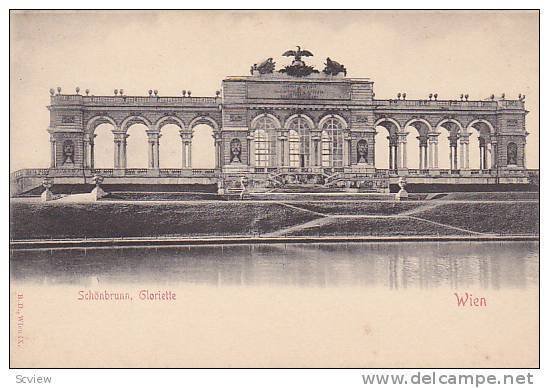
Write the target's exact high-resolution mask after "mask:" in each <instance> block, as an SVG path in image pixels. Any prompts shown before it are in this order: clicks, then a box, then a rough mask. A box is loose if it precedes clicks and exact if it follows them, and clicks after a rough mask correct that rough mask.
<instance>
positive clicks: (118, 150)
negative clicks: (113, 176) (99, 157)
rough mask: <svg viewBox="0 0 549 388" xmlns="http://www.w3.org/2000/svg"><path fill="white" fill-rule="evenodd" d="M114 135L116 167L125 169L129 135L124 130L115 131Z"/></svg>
mask: <svg viewBox="0 0 549 388" xmlns="http://www.w3.org/2000/svg"><path fill="white" fill-rule="evenodd" d="M113 135H114V168H115V169H125V168H126V165H127V162H126V139H127V137H128V135H127V134H126V133H125V132H124V131H119V130H117V131H113Z"/></svg>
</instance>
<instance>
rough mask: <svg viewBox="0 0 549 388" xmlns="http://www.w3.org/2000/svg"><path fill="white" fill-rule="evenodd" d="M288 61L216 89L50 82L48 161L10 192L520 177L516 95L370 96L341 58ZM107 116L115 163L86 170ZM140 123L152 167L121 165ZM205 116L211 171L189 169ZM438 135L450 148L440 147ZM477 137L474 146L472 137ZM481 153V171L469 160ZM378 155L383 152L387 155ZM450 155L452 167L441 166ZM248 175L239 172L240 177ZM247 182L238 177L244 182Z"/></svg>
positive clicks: (25, 173)
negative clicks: (170, 143) (106, 91)
mask: <svg viewBox="0 0 549 388" xmlns="http://www.w3.org/2000/svg"><path fill="white" fill-rule="evenodd" d="M284 55H285V56H289V57H292V58H293V60H292V62H291V64H290V65H288V66H286V67H283V68H281V69H276V68H275V63H274V62H273V60H272V59H271V58H269V59H268V60H266V61H264V62H263V63H260V64H256V65H254V66H252V68H251V69H250V73H251V74H250V75H248V76H241V77H228V78H226V79H224V80H223V81H222V90H221V92H220V93H218V95H217V96H215V97H191V96H190V95H189V94H184V95H183V96H180V97H164V96H159V95H158V93H157V92H156V91H149V95H148V96H126V95H123V94H121V93H117V94H116V95H113V96H93V95H89V94H88V92H85V93H80V91H79V90H77V92H76V94H61V92H60V90H58V91H57V92H56V91H55V90H53V89H52V90H51V91H50V93H51V103H50V105H49V106H48V109H49V111H50V123H49V128H48V133H49V136H50V144H51V165H50V167H49V168H46V169H27V170H21V171H18V172H16V173H15V174H14V175H13V176H12V178H13V182H14V190H12V192H15V193H16V194H19V193H23V192H25V191H28V190H29V189H32V188H34V187H37V186H39V185H40V184H41V182H42V180H43V179H44V178H45V177H48V178H50V179H51V180H53V182H54V184H78V183H83V182H90V179H91V177H93V176H94V175H96V174H98V175H101V176H102V177H103V178H104V183H105V184H108V183H120V184H154V185H158V184H170V185H174V184H193V183H197V184H199V183H217V184H218V186H219V188H220V192H222V191H224V190H229V189H230V188H231V187H238V186H241V185H242V184H245V185H246V186H247V187H248V188H249V189H250V190H252V191H253V190H258V191H261V190H265V189H272V188H279V189H281V190H284V188H285V187H292V186H295V185H301V186H315V187H319V188H322V187H326V188H331V189H333V188H341V190H351V191H356V190H359V191H360V190H365V191H387V190H388V188H389V184H391V183H392V184H394V183H396V182H397V181H398V179H399V177H402V176H404V177H406V179H407V181H408V183H409V184H410V183H411V184H415V185H449V184H459V185H466V184H487V185H489V184H525V183H528V170H526V167H525V163H524V159H525V158H524V156H525V155H524V152H525V151H524V150H525V144H526V137H527V135H528V133H527V132H526V128H525V116H526V114H527V113H528V112H527V111H526V110H525V107H524V97H523V96H519V98H518V99H508V98H506V97H505V96H504V95H502V96H501V97H496V96H494V95H492V96H491V97H488V98H487V99H485V100H477V101H472V100H469V98H468V96H467V95H465V96H461V98H460V99H457V100H442V99H439V98H438V96H437V95H436V94H434V95H433V94H431V95H429V96H428V98H426V99H423V100H409V99H406V95H405V94H399V95H398V96H397V97H396V98H395V99H376V98H375V94H374V87H373V84H374V83H373V81H371V80H369V79H367V78H348V77H347V76H346V73H347V71H346V69H345V67H344V66H343V65H341V64H339V63H337V62H335V61H332V60H330V58H327V60H326V67H325V68H324V69H323V70H315V69H314V68H313V67H312V66H308V65H307V64H306V63H305V61H304V60H303V57H306V56H311V55H312V54H311V53H310V52H309V51H307V50H302V49H301V48H299V47H298V48H297V50H290V51H287V52H286V53H284ZM104 123H109V124H110V125H111V126H112V133H113V135H114V143H113V168H112V169H97V168H95V166H94V137H95V135H94V131H95V129H96V127H97V126H98V125H100V124H104ZM135 123H140V124H144V125H145V126H146V127H147V136H148V161H149V162H148V168H146V169H128V168H126V164H127V163H126V159H127V149H126V139H127V136H128V134H127V132H128V128H129V127H130V126H131V125H133V124H135ZM166 124H175V125H177V126H178V127H179V129H180V135H181V166H180V168H178V169H173V168H171V169H161V168H160V164H159V160H160V158H161V157H162V155H161V152H162V150H161V149H160V148H159V138H160V137H161V135H162V128H163V127H164V125H166ZM198 124H207V125H209V126H210V127H211V128H212V129H213V136H214V139H215V143H214V144H215V146H214V147H215V150H213V152H215V160H216V161H215V168H213V169H196V168H193V155H192V152H191V150H192V142H193V133H194V128H195V127H196V126H197V125H198ZM380 136H382V137H386V138H387V139H388V144H389V145H388V147H389V149H388V150H387V151H388V152H387V155H388V159H389V160H388V166H389V168H388V169H379V168H377V167H376V162H378V157H377V156H376V154H375V142H376V139H379V137H380ZM441 136H445V137H447V138H448V143H447V144H449V149H441V148H440V147H439V139H441ZM472 136H477V137H478V145H479V146H478V148H476V147H475V149H471V147H470V139H471V137H472ZM410 147H419V159H420V161H419V168H414V169H412V168H409V166H408V152H409V151H410ZM473 152H475V153H479V157H480V169H471V168H470V156H471V154H472V153H473ZM384 157H386V156H384ZM441 158H447V159H446V160H448V162H449V165H450V166H451V168H449V169H442V168H440V167H439V163H440V161H441ZM243 178H244V179H243ZM243 182H244V183H243Z"/></svg>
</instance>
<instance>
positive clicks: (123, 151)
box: [120, 134, 128, 169]
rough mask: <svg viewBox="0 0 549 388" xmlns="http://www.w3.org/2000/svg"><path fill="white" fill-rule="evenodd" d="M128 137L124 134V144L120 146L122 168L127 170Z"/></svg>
mask: <svg viewBox="0 0 549 388" xmlns="http://www.w3.org/2000/svg"><path fill="white" fill-rule="evenodd" d="M127 137H128V135H126V134H124V138H123V139H122V142H121V144H120V149H121V151H120V160H121V162H122V168H123V169H126V168H127V167H128V157H127V153H126V151H127V148H128V142H127V140H126V139H127Z"/></svg>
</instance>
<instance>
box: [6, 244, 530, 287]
mask: <svg viewBox="0 0 549 388" xmlns="http://www.w3.org/2000/svg"><path fill="white" fill-rule="evenodd" d="M538 249H539V243H538V242H470V243H469V242H444V243H431V242H429V243H407V242H405V243H381V244H377V243H348V244H341V243H338V244H274V245H216V246H187V247H177V248H117V249H67V250H34V251H14V252H12V254H11V259H10V260H11V277H12V279H13V280H15V281H32V282H39V283H43V284H58V283H60V284H82V285H86V286H89V287H93V286H100V285H108V284H114V283H117V284H119V283H138V282H139V283H145V282H146V283H156V284H159V285H160V284H174V283H187V284H188V283H194V284H211V285H217V286H238V285H244V286H247V285H286V286H299V287H305V286H308V287H311V286H312V287H337V286H361V287H370V286H382V287H389V288H393V289H396V288H407V287H414V288H431V287H448V288H453V289H454V288H458V287H464V286H476V287H481V288H494V289H498V288H527V287H537V285H538V276H539V256H538Z"/></svg>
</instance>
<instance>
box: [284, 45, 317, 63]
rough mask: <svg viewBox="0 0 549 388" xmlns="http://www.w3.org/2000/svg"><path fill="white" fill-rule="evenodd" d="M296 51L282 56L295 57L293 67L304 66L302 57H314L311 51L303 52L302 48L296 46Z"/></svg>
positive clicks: (287, 52)
mask: <svg viewBox="0 0 549 388" xmlns="http://www.w3.org/2000/svg"><path fill="white" fill-rule="evenodd" d="M296 47H297V51H296V50H288V51H286V52H285V53H284V54H282V55H283V56H285V57H294V60H293V62H292V66H294V65H304V63H303V61H302V60H301V57H312V56H313V53H312V52H310V51H309V50H301V47H300V46H296Z"/></svg>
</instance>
